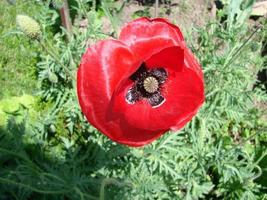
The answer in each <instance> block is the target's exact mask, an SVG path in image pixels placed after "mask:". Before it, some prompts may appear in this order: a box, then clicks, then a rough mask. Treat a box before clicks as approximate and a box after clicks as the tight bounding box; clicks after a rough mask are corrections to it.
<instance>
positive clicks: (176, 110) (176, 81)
mask: <svg viewBox="0 0 267 200" xmlns="http://www.w3.org/2000/svg"><path fill="white" fill-rule="evenodd" d="M181 52H182V51H181V49H180V47H171V48H167V49H164V50H162V51H161V52H159V53H158V54H155V55H153V56H152V57H151V58H150V59H148V60H147V61H146V63H147V64H148V65H149V67H153V66H152V65H155V64H157V63H159V64H160V65H161V64H164V66H163V67H165V70H167V73H168V78H167V81H166V82H165V83H164V86H163V88H162V96H163V97H165V99H166V101H165V102H164V103H163V104H162V105H160V106H158V107H153V108H152V107H151V105H150V104H149V103H148V102H147V100H142V101H139V102H136V103H134V104H129V103H127V102H126V100H125V95H126V93H127V91H128V90H129V88H130V87H131V84H132V83H131V82H130V81H128V82H127V83H125V84H124V85H123V86H122V87H121V88H120V89H119V90H118V91H117V92H116V93H114V95H113V99H112V103H113V109H114V111H116V112H117V113H121V115H123V116H124V118H125V120H126V121H127V122H128V123H129V124H131V125H133V126H135V127H137V128H140V129H148V130H158V129H170V127H173V128H174V129H176V128H177V127H178V128H181V127H182V126H184V125H185V124H186V123H187V122H188V121H189V120H190V119H191V118H192V117H193V116H194V114H195V113H196V112H197V110H198V108H199V107H200V105H201V104H202V103H203V100H204V87H203V80H202V79H201V78H200V77H199V76H198V72H196V71H194V68H193V69H191V66H190V65H188V64H191V63H190V61H187V62H186V66H184V67H183V68H182V67H181V65H182V62H183V59H182V57H183V54H181ZM175 66H176V67H175ZM199 67H200V66H199ZM181 68H182V69H181Z"/></svg>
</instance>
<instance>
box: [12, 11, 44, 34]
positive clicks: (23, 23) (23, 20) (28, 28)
mask: <svg viewBox="0 0 267 200" xmlns="http://www.w3.org/2000/svg"><path fill="white" fill-rule="evenodd" d="M16 22H17V25H18V26H19V28H20V29H21V31H22V32H23V33H24V34H25V35H27V36H28V37H29V38H30V39H38V38H40V36H41V28H40V25H39V24H38V22H37V21H35V20H34V19H33V18H31V17H29V16H26V15H18V16H17V18H16Z"/></svg>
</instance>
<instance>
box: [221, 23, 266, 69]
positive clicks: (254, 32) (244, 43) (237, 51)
mask: <svg viewBox="0 0 267 200" xmlns="http://www.w3.org/2000/svg"><path fill="white" fill-rule="evenodd" d="M261 28H262V26H258V27H257V28H256V29H255V30H254V31H253V32H252V33H251V35H250V36H249V37H248V38H247V39H246V40H245V41H244V42H243V44H242V45H241V46H240V47H239V48H238V49H237V50H236V51H235V52H234V54H233V55H232V57H231V58H230V60H229V61H228V62H227V63H226V64H225V65H224V67H223V68H225V67H228V66H229V65H230V64H231V63H232V61H233V60H234V59H235V58H236V56H237V55H238V53H239V52H240V51H241V49H242V48H243V47H244V46H245V45H246V44H247V43H248V42H249V41H250V40H251V38H252V37H253V36H254V35H255V34H256V33H257V32H258V30H259V29H261Z"/></svg>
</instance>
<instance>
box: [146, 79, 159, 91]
mask: <svg viewBox="0 0 267 200" xmlns="http://www.w3.org/2000/svg"><path fill="white" fill-rule="evenodd" d="M158 87H159V82H158V81H157V79H156V78H154V77H153V76H149V77H147V78H146V79H145V80H144V88H145V90H146V91H147V92H149V93H154V92H156V91H157V90H158Z"/></svg>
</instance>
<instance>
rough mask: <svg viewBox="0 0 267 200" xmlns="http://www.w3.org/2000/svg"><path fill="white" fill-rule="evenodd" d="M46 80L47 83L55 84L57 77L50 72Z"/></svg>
mask: <svg viewBox="0 0 267 200" xmlns="http://www.w3.org/2000/svg"><path fill="white" fill-rule="evenodd" d="M48 79H49V81H50V82H51V83H57V82H58V77H57V75H56V74H55V73H53V72H50V73H49V74H48Z"/></svg>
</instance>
